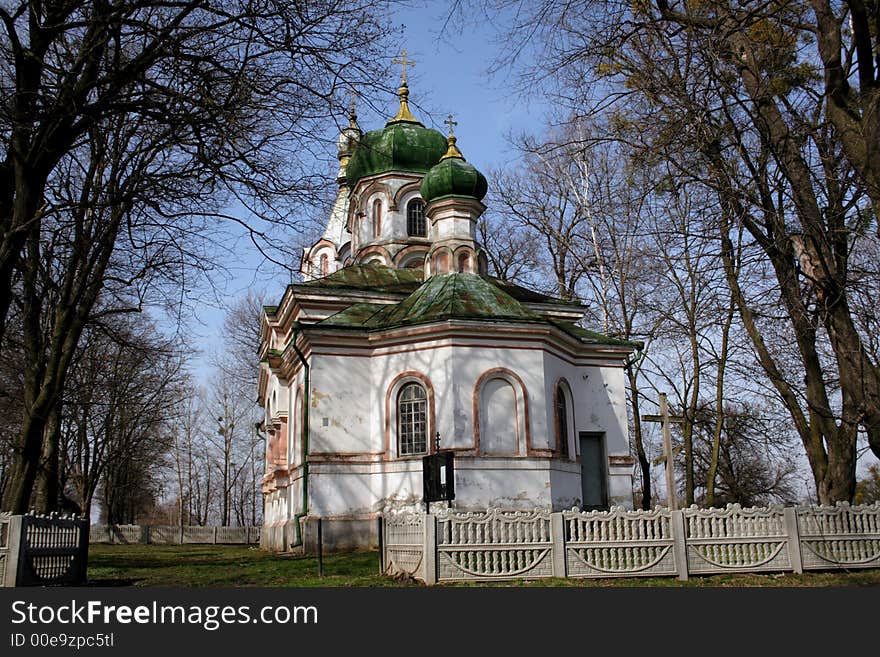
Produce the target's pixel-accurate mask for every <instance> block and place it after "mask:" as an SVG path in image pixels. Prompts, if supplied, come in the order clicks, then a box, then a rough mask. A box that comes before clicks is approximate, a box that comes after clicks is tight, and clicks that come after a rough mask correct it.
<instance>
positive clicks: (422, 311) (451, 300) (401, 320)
mask: <svg viewBox="0 0 880 657" xmlns="http://www.w3.org/2000/svg"><path fill="white" fill-rule="evenodd" d="M440 319H506V320H537V319H540V316H539V315H537V314H536V313H534V312H532V311H531V310H528V309H526V308H524V307H523V306H522V305H521V304H520V303H519V301H517V300H516V299H514V298H513V297H512V296H510V295H509V294H507V293H506V292H504V291H503V290H500V289H499V288H497V287H495V286H494V285H492V284H491V283H489V282H488V281H486V280H484V279H483V278H481V277H480V276H477V275H476V274H460V273H459V274H439V275H437V276H432V277H431V278H429V279H428V281H427V282H426V283H425V284H424V285H422V286H421V287H420V288H419V289H418V290H416V291H415V292H414V293H413V294H411V295H410V296H408V297H407V298H406V299H404V300H403V301H401V302H400V303H398V304H396V305H392V306H386V307H384V308H382V309H381V310H380V311H379V312H378V313H376V315H374V316H373V317H372V318H371V319H370V324H374V323H375V324H376V325H381V326H397V325H400V324H417V323H421V322H428V321H433V320H440Z"/></svg>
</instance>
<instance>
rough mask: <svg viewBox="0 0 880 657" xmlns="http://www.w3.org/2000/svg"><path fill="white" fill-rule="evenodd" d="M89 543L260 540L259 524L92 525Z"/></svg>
mask: <svg viewBox="0 0 880 657" xmlns="http://www.w3.org/2000/svg"><path fill="white" fill-rule="evenodd" d="M89 542H90V543H114V544H126V543H132V544H134V543H140V544H147V543H150V544H153V545H183V544H203V545H204V544H215V545H216V544H237V545H252V544H255V543H259V542H260V528H259V527H201V526H198V525H192V526H190V525H186V526H183V527H180V526H178V525H92V526H91V529H90V531H89Z"/></svg>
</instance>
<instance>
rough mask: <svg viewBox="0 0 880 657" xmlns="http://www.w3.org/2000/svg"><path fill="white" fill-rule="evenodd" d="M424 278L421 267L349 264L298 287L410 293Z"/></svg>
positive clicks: (299, 284)
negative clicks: (405, 267)
mask: <svg viewBox="0 0 880 657" xmlns="http://www.w3.org/2000/svg"><path fill="white" fill-rule="evenodd" d="M423 279H424V273H423V272H422V270H420V269H392V268H390V267H386V266H385V265H379V264H375V263H371V264H368V265H349V266H348V267H343V268H342V269H340V270H338V271H335V272H333V273H332V274H330V275H329V276H325V277H324V278H318V279H315V280H313V281H309V282H307V283H298V284H297V285H296V287H305V288H319V289H327V290H332V289H335V288H338V289H340V290H342V289H348V290H367V291H371V292H390V293H398V294H410V293H412V292H414V291H415V290H416V289H417V288H418V287H419V286H420V285H421V284H422V281H423Z"/></svg>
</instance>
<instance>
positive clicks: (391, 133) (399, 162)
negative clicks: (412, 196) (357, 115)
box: [345, 81, 446, 189]
mask: <svg viewBox="0 0 880 657" xmlns="http://www.w3.org/2000/svg"><path fill="white" fill-rule="evenodd" d="M397 93H398V96H399V98H400V108H399V109H398V111H397V115H396V116H395V117H394V118H393V119H391V120H390V121H389V122H388V123H387V124H385V127H384V128H383V129H382V130H373V131H371V132H368V133H366V134H365V135H363V137H361V138H360V140H359V141H358V144H357V147H356V148H355V149H354V153H352V155H351V158H350V159H349V161H348V164H347V165H346V167H345V178H346V181H347V182H348V185H349V187H350V188H352V189H353V188H354V186H355V185H357V183H358V181H359V180H360V179H361V178H364V177H366V176H372V175H375V174H378V173H385V172H386V171H408V172H413V173H425V172H426V171H427V170H428V169H430V168H431V167H432V166H434V165H435V164H437V162H438V161H439V160H440V157H441V156H442V155H443V153H444V152H445V151H446V140H445V139H444V138H443V135H442V134H441V133H439V132H437V131H436V130H431V129H429V128H426V127H425V126H424V125H422V124H421V123H420V122H419V121H417V120H416V118H415V117H414V116H413V115H412V113H411V112H410V110H409V104H408V102H407V99H408V97H409V89H408V88H407V85H406V81H404V82H403V83H402V84H401V86H400V89H398V92H397Z"/></svg>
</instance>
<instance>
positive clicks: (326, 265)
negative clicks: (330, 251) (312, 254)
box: [318, 253, 330, 277]
mask: <svg viewBox="0 0 880 657" xmlns="http://www.w3.org/2000/svg"><path fill="white" fill-rule="evenodd" d="M320 263H321V264H320V265H319V266H318V267H319V270H320V272H321V276H322V277H323V276H326V275H327V274H328V273H329V269H330V260H329V259H328V258H327V254H326V253H322V254H321V259H320Z"/></svg>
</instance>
